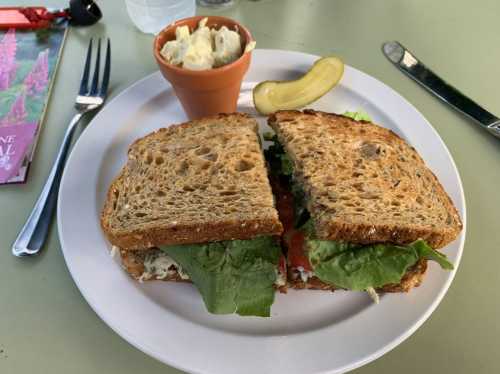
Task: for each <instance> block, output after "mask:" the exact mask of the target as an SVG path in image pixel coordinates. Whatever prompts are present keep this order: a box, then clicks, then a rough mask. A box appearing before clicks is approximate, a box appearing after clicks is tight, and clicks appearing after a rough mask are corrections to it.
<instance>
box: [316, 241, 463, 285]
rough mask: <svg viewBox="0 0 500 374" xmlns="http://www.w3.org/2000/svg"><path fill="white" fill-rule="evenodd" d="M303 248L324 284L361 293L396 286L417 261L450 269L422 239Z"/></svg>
mask: <svg viewBox="0 0 500 374" xmlns="http://www.w3.org/2000/svg"><path fill="white" fill-rule="evenodd" d="M306 245H307V254H308V257H309V262H310V263H311V266H312V268H313V270H314V274H315V275H316V276H317V277H318V278H319V279H321V280H322V281H324V282H326V283H329V284H334V285H336V286H339V287H342V288H345V289H350V290H360V291H361V290H366V289H367V288H369V287H373V288H378V287H382V286H384V285H386V284H389V283H399V282H400V281H401V278H402V277H403V275H404V274H405V273H406V271H407V270H408V268H409V267H411V266H413V265H415V264H416V263H417V261H418V260H419V259H420V258H425V259H428V260H434V261H436V262H438V264H439V265H440V266H441V267H442V268H443V269H453V265H452V264H451V263H450V262H449V261H448V260H447V259H446V256H445V255H443V254H441V253H439V252H437V251H436V250H434V249H432V248H431V247H429V246H428V245H427V244H426V243H425V242H424V241H423V240H417V241H415V242H413V243H412V244H409V245H407V246H398V245H393V244H375V245H366V246H361V245H356V244H351V243H343V242H335V241H329V240H316V239H308V240H307V244H306Z"/></svg>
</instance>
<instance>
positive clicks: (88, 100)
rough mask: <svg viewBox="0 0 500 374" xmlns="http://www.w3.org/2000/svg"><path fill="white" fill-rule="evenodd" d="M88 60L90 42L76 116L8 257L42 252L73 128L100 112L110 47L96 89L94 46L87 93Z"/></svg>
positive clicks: (97, 69)
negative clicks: (83, 118)
mask: <svg viewBox="0 0 500 374" xmlns="http://www.w3.org/2000/svg"><path fill="white" fill-rule="evenodd" d="M91 59H92V39H90V43H89V48H88V50H87V58H86V60H85V67H84V69H83V76H82V81H81V83H80V91H79V92H78V96H77V97H76V102H75V108H76V112H77V113H76V114H75V115H74V117H73V119H72V120H71V122H70V123H69V125H68V128H67V129H66V133H65V134H64V138H63V142H62V144H61V146H60V148H59V152H58V153H57V157H56V159H55V161H54V165H53V166H52V169H51V171H50V174H49V177H48V178H47V181H46V182H45V185H44V186H43V190H42V192H41V193H40V196H39V197H38V200H37V201H36V203H35V206H34V207H33V210H32V212H31V214H30V215H29V217H28V220H27V221H26V223H25V224H24V226H23V228H22V229H21V231H20V232H19V235H18V236H17V238H16V241H15V242H14V244H13V245H12V254H13V255H14V256H18V257H21V256H32V255H36V254H38V252H40V250H41V249H42V246H43V244H44V243H45V240H46V238H47V234H48V231H49V227H50V222H51V221H52V216H53V215H54V210H55V208H56V204H57V194H58V192H59V184H60V183H61V176H62V172H63V169H64V164H65V163H66V158H67V156H68V154H69V148H70V145H71V140H72V138H73V134H74V132H75V129H76V128H77V127H78V126H77V125H78V123H79V121H80V119H81V118H82V117H83V115H84V114H86V113H89V112H92V111H95V110H96V109H98V108H100V107H101V106H102V104H103V103H104V100H105V99H106V93H107V91H108V84H109V75H110V71H111V45H110V41H109V39H108V43H107V48H106V61H105V64H104V72H103V75H102V81H101V86H100V88H99V69H100V60H101V39H99V41H98V43H97V56H96V60H95V67H94V76H93V78H92V84H91V86H90V89H89V75H90V64H91Z"/></svg>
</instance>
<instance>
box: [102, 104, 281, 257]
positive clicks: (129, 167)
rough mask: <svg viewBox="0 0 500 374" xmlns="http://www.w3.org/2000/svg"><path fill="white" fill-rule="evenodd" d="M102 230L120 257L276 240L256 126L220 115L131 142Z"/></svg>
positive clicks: (104, 213)
mask: <svg viewBox="0 0 500 374" xmlns="http://www.w3.org/2000/svg"><path fill="white" fill-rule="evenodd" d="M101 226H102V229H103V231H104V233H105V235H106V236H107V238H108V239H109V241H110V242H111V243H112V244H113V245H116V246H118V247H120V248H121V249H123V250H132V249H147V248H150V247H154V246H161V245H173V244H184V243H203V242H210V241H220V240H231V239H251V238H253V237H255V236H257V235H279V234H281V232H282V225H281V223H280V221H279V220H278V213H277V212H276V209H275V208H274V198H273V195H272V192H271V187H270V185H269V180H268V178H267V171H266V168H265V163H264V157H263V154H262V150H261V145H260V138H259V136H258V124H257V122H256V121H255V120H254V119H253V118H252V117H250V116H249V115H247V114H242V113H233V114H220V115H217V116H213V117H208V118H204V119H200V120H196V121H191V122H187V123H183V124H179V125H173V126H170V127H167V128H162V129H160V130H158V131H156V132H154V133H152V134H150V135H147V136H145V137H144V138H142V139H139V140H137V141H135V142H134V143H133V144H132V145H131V146H130V148H129V151H128V161H127V164H126V165H125V167H124V168H123V169H122V171H121V172H120V174H119V175H118V177H117V178H116V179H115V180H114V181H113V183H112V184H111V186H110V188H109V192H108V195H107V199H106V201H105V204H104V208H103V210H102V213H101Z"/></svg>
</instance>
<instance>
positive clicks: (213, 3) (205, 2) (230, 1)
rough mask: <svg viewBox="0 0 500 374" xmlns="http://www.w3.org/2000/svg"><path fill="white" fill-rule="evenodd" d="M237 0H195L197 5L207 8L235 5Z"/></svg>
mask: <svg viewBox="0 0 500 374" xmlns="http://www.w3.org/2000/svg"><path fill="white" fill-rule="evenodd" d="M238 1H239V0H196V2H197V3H198V5H200V6H204V7H208V8H222V7H224V8H225V7H230V6H233V5H236V4H237V3H238Z"/></svg>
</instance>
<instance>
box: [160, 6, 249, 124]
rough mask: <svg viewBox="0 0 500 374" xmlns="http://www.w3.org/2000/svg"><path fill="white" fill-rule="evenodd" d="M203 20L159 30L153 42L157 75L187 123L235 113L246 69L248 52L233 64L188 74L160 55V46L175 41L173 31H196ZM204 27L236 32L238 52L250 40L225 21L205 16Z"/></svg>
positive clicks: (241, 28)
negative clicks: (183, 28)
mask: <svg viewBox="0 0 500 374" xmlns="http://www.w3.org/2000/svg"><path fill="white" fill-rule="evenodd" d="M203 18H205V17H204V16H196V17H189V18H185V19H182V20H179V21H176V22H174V23H172V24H170V25H168V26H167V27H166V28H165V29H163V30H162V31H161V32H160V33H159V34H158V35H157V36H156V38H155V40H154V49H153V51H154V56H155V58H156V62H157V63H158V66H159V67H160V71H161V73H162V74H163V76H164V77H165V79H166V80H167V81H169V82H170V84H171V85H172V87H173V88H174V91H175V93H176V95H177V97H178V98H179V100H180V102H181V104H182V107H183V108H184V111H185V112H186V114H187V116H188V117H189V119H196V118H201V117H205V116H209V115H214V114H218V113H232V112H235V111H236V103H237V101H238V95H239V93H240V88H241V82H242V80H243V76H244V75H245V73H246V72H247V70H248V67H249V66H250V58H251V52H247V53H243V55H242V56H241V57H240V58H238V59H237V60H236V61H233V62H232V63H230V64H227V65H224V66H221V67H218V68H214V69H210V70H201V71H198V70H189V69H184V68H182V67H180V66H176V65H172V64H170V63H169V62H168V61H167V60H166V59H165V58H164V57H163V56H162V55H161V54H160V51H161V49H162V48H163V45H164V44H165V43H166V42H167V41H169V40H174V39H175V29H176V28H177V27H179V26H184V25H187V26H188V27H189V29H190V30H191V31H193V30H195V29H196V28H197V27H198V23H199V22H200V20H201V19H203ZM207 18H208V22H207V26H208V27H210V28H216V29H219V28H220V27H222V26H226V27H227V28H228V29H230V30H233V31H238V32H239V34H240V36H241V44H242V46H241V47H242V48H241V49H242V50H243V51H244V50H245V46H246V45H247V44H248V43H249V42H251V41H252V40H253V38H252V35H251V34H250V32H249V31H248V30H247V29H246V28H245V27H244V26H242V25H241V24H239V23H238V22H236V21H233V20H231V19H229V18H225V17H218V16H209V17H207Z"/></svg>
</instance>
